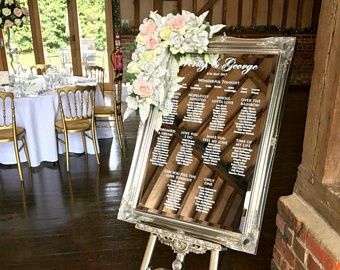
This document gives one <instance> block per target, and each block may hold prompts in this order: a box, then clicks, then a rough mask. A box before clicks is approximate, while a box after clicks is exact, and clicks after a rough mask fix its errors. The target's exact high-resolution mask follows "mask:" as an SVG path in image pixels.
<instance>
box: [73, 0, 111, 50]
mask: <svg viewBox="0 0 340 270" xmlns="http://www.w3.org/2000/svg"><path fill="white" fill-rule="evenodd" d="M78 14H79V20H80V27H81V36H82V37H83V38H89V39H92V40H94V41H95V46H96V49H97V50H100V51H102V50H104V49H105V47H106V24H105V2H104V0H80V1H78Z"/></svg>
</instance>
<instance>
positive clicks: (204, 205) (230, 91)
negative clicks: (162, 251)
mask: <svg viewBox="0 0 340 270" xmlns="http://www.w3.org/2000/svg"><path fill="white" fill-rule="evenodd" d="M228 59H229V58H228ZM235 65H236V64H235ZM230 70H231V69H229V70H226V68H225V69H224V70H223V69H222V68H219V69H218V68H215V69H212V68H207V69H206V72H203V74H202V73H199V72H198V73H197V74H199V75H198V78H197V79H196V83H190V84H189V83H183V85H182V87H181V89H180V90H179V91H178V92H176V94H175V96H174V98H173V100H172V103H173V107H172V112H171V113H170V114H169V115H168V116H167V117H164V118H163V126H162V128H161V130H160V131H159V133H158V135H157V137H156V141H155V144H154V147H153V149H152V153H151V158H150V162H151V164H152V165H154V166H157V167H166V165H167V163H168V162H170V157H171V162H172V164H173V166H172V167H171V169H169V168H166V169H165V178H166V179H167V181H166V183H167V187H166V188H167V191H166V195H165V198H164V207H165V209H167V210H168V211H179V210H180V209H181V207H182V201H183V198H184V195H185V194H186V191H187V189H188V187H189V186H190V184H191V183H192V182H195V181H196V182H195V183H196V186H195V185H194V186H195V195H194V196H193V199H194V204H193V205H194V207H195V211H196V213H201V215H207V214H209V213H210V211H211V210H212V209H213V207H214V205H215V203H216V193H218V190H217V188H219V183H220V182H218V181H217V178H218V176H217V174H216V173H215V174H213V175H209V176H203V177H202V176H200V175H196V174H194V173H187V172H186V169H185V168H187V167H188V166H191V165H192V164H193V162H194V160H195V156H196V157H197V156H198V160H199V161H200V162H199V163H200V165H199V166H207V167H208V168H212V169H216V170H217V169H218V168H221V167H222V168H223V169H222V171H224V172H225V173H226V174H227V175H228V177H236V178H243V177H246V175H247V169H248V168H249V163H250V162H251V160H252V159H254V158H255V157H254V147H253V145H254V140H255V139H256V130H257V129H258V128H257V125H258V117H259V116H258V115H259V111H260V108H261V105H262V104H261V102H262V100H261V90H260V89H259V88H258V87H257V86H256V85H255V84H247V83H245V80H244V77H245V75H244V74H245V73H246V72H245V71H244V70H237V69H236V68H235V69H234V70H232V71H230ZM252 70H257V66H256V68H253V69H252ZM226 71H228V72H230V73H231V72H232V75H233V76H231V75H230V76H229V73H228V72H226ZM249 71H251V70H249ZM249 71H247V72H249ZM235 78H236V79H235ZM237 78H239V79H237ZM183 97H184V98H185V100H186V101H185V103H184V104H185V108H183V105H182V104H183V99H184V98H183ZM179 104H181V105H180V106H181V107H179ZM179 109H180V111H181V112H182V116H179ZM176 121H177V122H179V123H180V124H178V123H175V122H176ZM192 127H194V128H192ZM202 130H205V132H202ZM230 130H231V131H230ZM202 134H203V135H202ZM176 146H177V147H176ZM175 148H176V149H177V150H176V151H175V150H174V149H175ZM226 149H227V150H226ZM174 163H175V164H174ZM199 177H202V179H199Z"/></svg>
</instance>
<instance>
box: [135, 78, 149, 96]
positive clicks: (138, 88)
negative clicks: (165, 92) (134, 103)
mask: <svg viewBox="0 0 340 270" xmlns="http://www.w3.org/2000/svg"><path fill="white" fill-rule="evenodd" d="M134 89H135V90H134V92H135V93H136V94H137V95H140V96H141V97H149V96H151V94H152V92H153V90H152V85H151V84H150V83H148V82H145V81H140V82H137V83H135V85H134Z"/></svg>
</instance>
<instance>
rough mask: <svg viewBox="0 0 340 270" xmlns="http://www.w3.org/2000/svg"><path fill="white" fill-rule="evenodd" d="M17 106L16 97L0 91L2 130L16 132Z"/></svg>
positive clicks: (0, 124)
mask: <svg viewBox="0 0 340 270" xmlns="http://www.w3.org/2000/svg"><path fill="white" fill-rule="evenodd" d="M15 126H16V124H15V105H14V95H13V93H9V92H2V91H0V129H13V130H14V132H15V131H16V130H15Z"/></svg>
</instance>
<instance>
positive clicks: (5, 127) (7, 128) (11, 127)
mask: <svg viewBox="0 0 340 270" xmlns="http://www.w3.org/2000/svg"><path fill="white" fill-rule="evenodd" d="M7 105H8V106H10V112H11V114H10V115H7V114H6V112H7V109H6V108H7ZM0 109H2V113H0V115H1V114H2V119H0V142H13V145H14V152H15V158H16V160H17V165H18V171H19V178H20V181H23V179H24V178H23V176H22V168H21V163H20V155H19V152H20V151H21V150H22V148H24V151H25V154H26V159H27V163H28V167H31V162H30V156H29V153H28V149H27V142H26V136H25V135H26V132H25V129H24V128H21V127H17V126H16V121H15V106H14V95H13V93H8V92H0ZM19 140H21V142H22V145H21V147H19V144H18V141H19Z"/></svg>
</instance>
